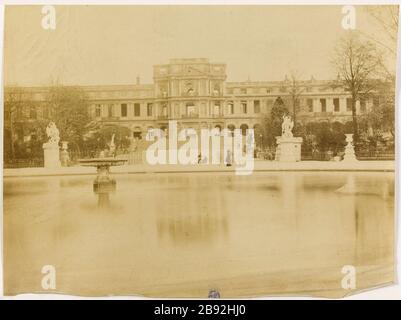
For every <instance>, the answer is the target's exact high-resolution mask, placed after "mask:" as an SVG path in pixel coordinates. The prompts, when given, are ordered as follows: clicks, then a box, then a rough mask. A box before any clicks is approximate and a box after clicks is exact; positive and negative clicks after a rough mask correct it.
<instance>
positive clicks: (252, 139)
mask: <svg viewBox="0 0 401 320" xmlns="http://www.w3.org/2000/svg"><path fill="white" fill-rule="evenodd" d="M398 21H399V6H398V5H396V4H394V5H352V4H349V5H339V4H338V5H333V4H331V5H268V4H266V5H245V4H243V5H230V4H228V5H190V4H188V5H178V4H174V3H171V4H169V5H135V4H126V5H113V4H112V3H110V4H108V5H100V4H99V5H50V4H45V5H33V4H31V5H12V4H8V5H5V6H4V45H3V66H2V68H3V69H2V71H3V72H2V76H3V85H2V90H3V95H2V96H3V112H2V117H3V120H2V134H3V139H2V147H3V157H2V161H3V166H2V167H3V171H2V172H3V178H2V179H3V183H2V188H3V189H2V197H3V208H2V209H3V210H2V216H3V225H2V234H3V242H2V245H3V251H2V252H3V258H2V270H3V272H2V274H3V278H2V279H3V291H4V292H3V294H4V296H9V297H13V296H17V295H23V294H28V293H32V294H35V295H39V296H40V295H42V294H54V295H70V296H75V297H110V296H117V297H119V296H131V297H133V296H135V297H141V298H154V299H161V298H167V299H189V298H193V299H219V298H221V299H237V298H240V299H250V298H260V297H308V298H329V299H340V298H345V297H349V296H352V295H359V294H361V293H363V292H366V291H369V290H377V289H378V288H385V287H391V286H394V285H396V284H397V267H398V266H397V254H398V252H397V239H398V237H399V235H397V221H398V220H397V219H399V217H397V205H396V200H397V199H396V196H395V195H396V194H397V191H396V190H397V187H396V185H397V181H396V179H397V175H396V170H397V169H396V167H397V165H396V159H397V156H396V150H397V148H398V147H397V144H398V139H397V138H396V137H397V132H398V131H397V130H399V128H398V129H396V127H397V121H396V120H397V119H396V110H397V109H396V105H397V103H399V101H397V99H398V96H399V92H398V93H397V86H396V83H397V81H398V80H397V76H399V75H397V46H398ZM398 67H399V64H398ZM398 90H399V88H398ZM396 140H397V141H396ZM398 192H399V190H398ZM162 307H163V305H162ZM177 310H178V309H177ZM182 311H183V312H184V309H183V310H182ZM187 311H188V310H187ZM187 311H185V312H187ZM192 311H193V310H192ZM158 312H159V313H158ZM163 312H164V314H166V312H167V314H168V312H170V311H169V310H164V309H158V310H155V314H162V313H163ZM188 312H189V311H188ZM219 312H220V311H219ZM242 312H245V311H242V309H241V308H240V307H239V308H238V309H237V310H235V313H236V315H240V314H242ZM182 316H185V314H182Z"/></svg>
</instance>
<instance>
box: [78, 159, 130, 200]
mask: <svg viewBox="0 0 401 320" xmlns="http://www.w3.org/2000/svg"><path fill="white" fill-rule="evenodd" d="M125 162H126V160H121V159H115V158H95V159H80V160H79V163H80V164H81V165H83V166H86V167H96V168H97V177H96V179H95V180H94V181H93V192H94V193H95V194H97V195H98V205H99V206H101V207H105V206H107V205H108V204H109V194H110V193H113V192H115V191H116V181H115V180H114V179H112V178H111V177H110V167H111V166H118V165H122V164H124V163H125Z"/></svg>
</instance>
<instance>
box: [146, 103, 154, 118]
mask: <svg viewBox="0 0 401 320" xmlns="http://www.w3.org/2000/svg"><path fill="white" fill-rule="evenodd" d="M147 115H148V117H151V116H152V115H153V103H148V105H147Z"/></svg>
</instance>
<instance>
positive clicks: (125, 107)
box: [121, 103, 128, 117]
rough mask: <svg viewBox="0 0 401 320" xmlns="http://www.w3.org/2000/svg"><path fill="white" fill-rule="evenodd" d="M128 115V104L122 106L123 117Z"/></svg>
mask: <svg viewBox="0 0 401 320" xmlns="http://www.w3.org/2000/svg"><path fill="white" fill-rule="evenodd" d="M127 115H128V108H127V104H126V103H122V104H121V116H122V117H126V116H127Z"/></svg>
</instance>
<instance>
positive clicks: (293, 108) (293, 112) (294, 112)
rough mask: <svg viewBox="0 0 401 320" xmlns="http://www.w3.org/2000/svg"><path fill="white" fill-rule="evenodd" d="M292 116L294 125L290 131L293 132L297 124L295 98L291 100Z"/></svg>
mask: <svg viewBox="0 0 401 320" xmlns="http://www.w3.org/2000/svg"><path fill="white" fill-rule="evenodd" d="M292 118H293V121H294V126H293V128H292V131H293V132H295V128H296V126H297V102H296V100H295V99H293V101H292Z"/></svg>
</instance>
